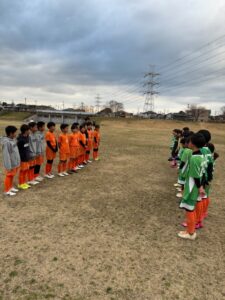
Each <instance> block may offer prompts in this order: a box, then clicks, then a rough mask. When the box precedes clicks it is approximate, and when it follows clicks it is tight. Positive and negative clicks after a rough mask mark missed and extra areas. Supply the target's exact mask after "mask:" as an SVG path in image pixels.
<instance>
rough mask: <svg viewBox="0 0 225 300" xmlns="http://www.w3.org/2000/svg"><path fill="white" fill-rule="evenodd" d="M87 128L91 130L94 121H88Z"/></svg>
mask: <svg viewBox="0 0 225 300" xmlns="http://www.w3.org/2000/svg"><path fill="white" fill-rule="evenodd" d="M87 129H89V130H91V129H92V123H91V121H88V122H87Z"/></svg>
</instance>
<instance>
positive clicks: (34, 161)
mask: <svg viewBox="0 0 225 300" xmlns="http://www.w3.org/2000/svg"><path fill="white" fill-rule="evenodd" d="M35 165H36V159H32V160H30V161H29V166H30V167H34V166H35Z"/></svg>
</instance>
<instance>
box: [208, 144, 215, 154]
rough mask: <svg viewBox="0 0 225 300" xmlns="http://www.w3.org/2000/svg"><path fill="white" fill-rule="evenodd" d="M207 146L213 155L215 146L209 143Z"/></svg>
mask: <svg viewBox="0 0 225 300" xmlns="http://www.w3.org/2000/svg"><path fill="white" fill-rule="evenodd" d="M207 146H208V148H209V150H210V151H211V153H214V152H215V146H214V145H213V144H212V143H208V145H207Z"/></svg>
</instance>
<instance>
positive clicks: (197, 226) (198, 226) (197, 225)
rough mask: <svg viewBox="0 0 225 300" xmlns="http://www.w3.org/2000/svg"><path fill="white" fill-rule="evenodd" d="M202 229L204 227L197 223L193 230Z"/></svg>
mask: <svg viewBox="0 0 225 300" xmlns="http://www.w3.org/2000/svg"><path fill="white" fill-rule="evenodd" d="M203 227H204V226H203V224H202V222H200V223H198V224H196V225H195V229H201V228H203Z"/></svg>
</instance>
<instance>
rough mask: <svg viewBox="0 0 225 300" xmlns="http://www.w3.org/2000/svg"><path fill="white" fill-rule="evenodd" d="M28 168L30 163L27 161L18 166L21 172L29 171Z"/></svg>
mask: <svg viewBox="0 0 225 300" xmlns="http://www.w3.org/2000/svg"><path fill="white" fill-rule="evenodd" d="M29 167H30V163H29V162H28V161H27V162H21V164H20V170H21V171H26V170H29Z"/></svg>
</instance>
